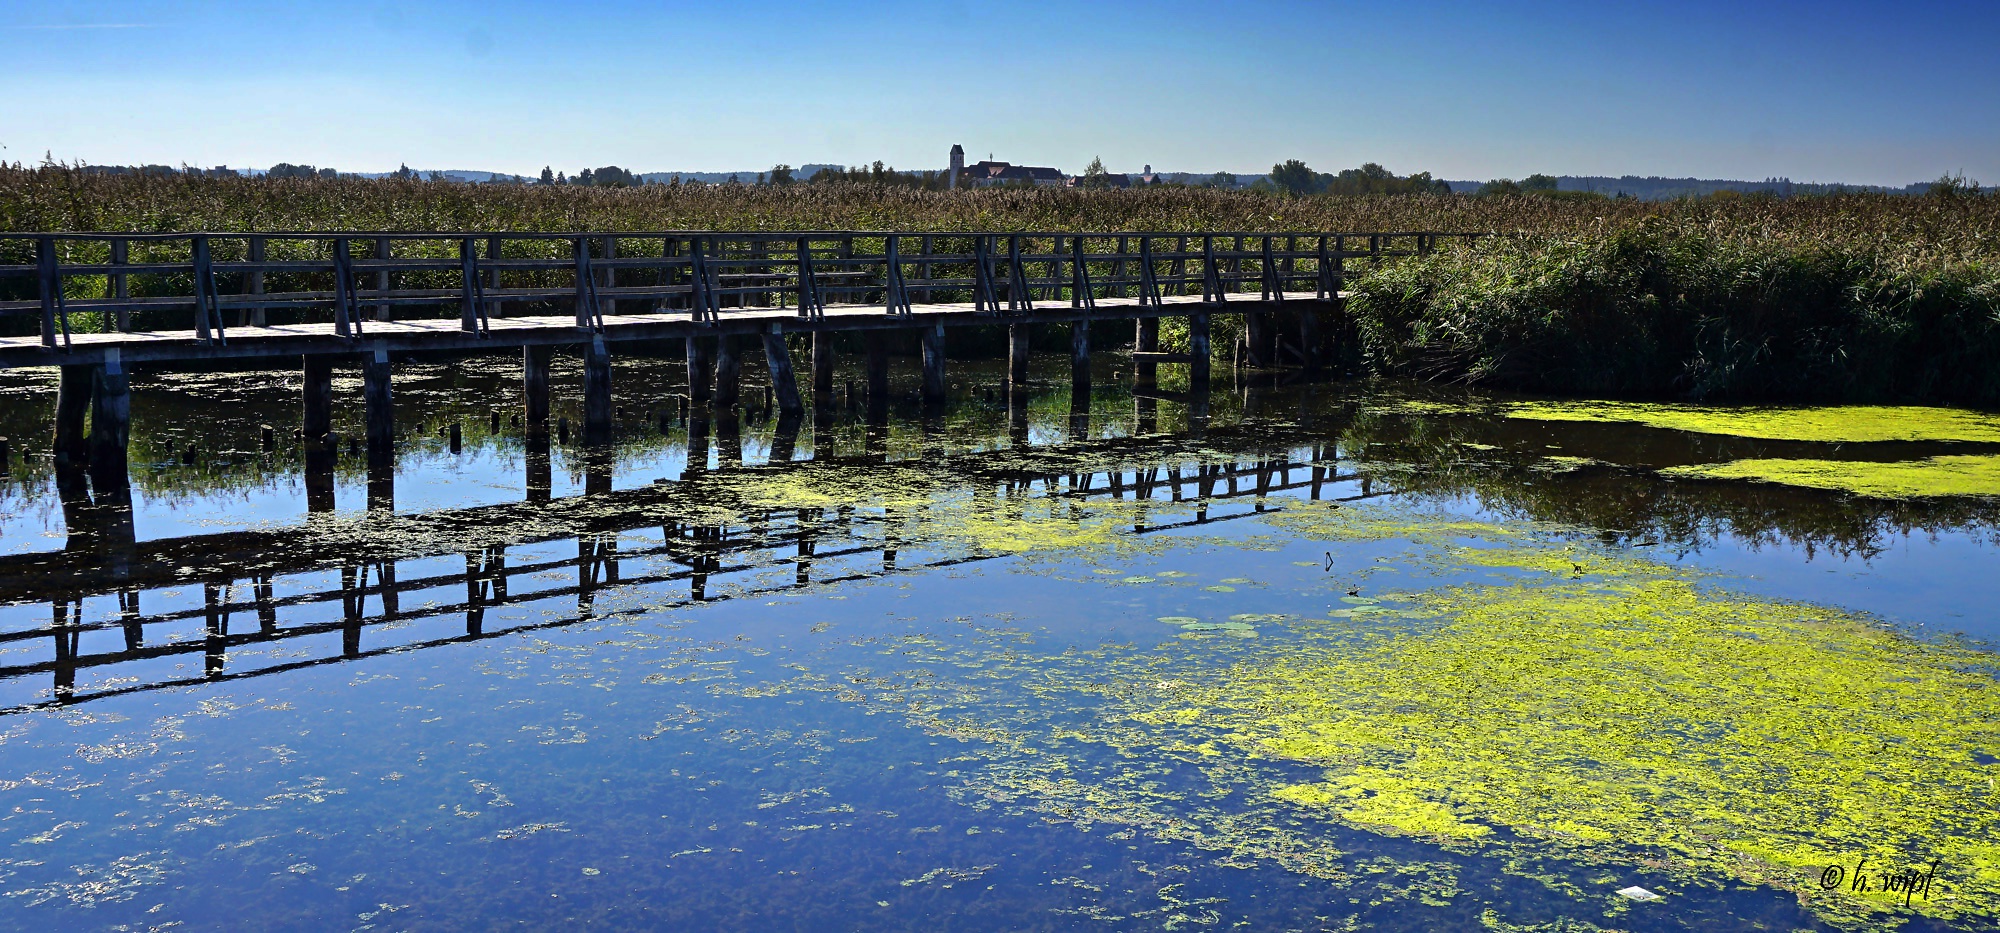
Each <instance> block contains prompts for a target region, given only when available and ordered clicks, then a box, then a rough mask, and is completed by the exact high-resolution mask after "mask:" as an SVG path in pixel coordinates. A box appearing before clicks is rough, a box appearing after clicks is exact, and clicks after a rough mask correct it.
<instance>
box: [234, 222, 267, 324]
mask: <svg viewBox="0 0 2000 933" xmlns="http://www.w3.org/2000/svg"><path fill="white" fill-rule="evenodd" d="M247 247H248V258H249V260H250V261H251V262H263V261H264V238H263V237H260V236H253V237H250V238H249V242H248V244H247ZM243 278H244V285H246V286H247V288H246V289H245V291H248V292H249V293H250V295H251V296H252V298H251V300H253V301H255V300H257V299H261V298H262V297H264V270H262V269H252V270H250V271H249V272H247V273H245V274H244V276H243ZM237 323H240V324H243V325H245V326H248V327H263V326H264V306H263V305H261V304H259V305H252V306H250V307H247V308H244V309H243V316H242V317H240V318H237Z"/></svg>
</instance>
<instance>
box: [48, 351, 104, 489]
mask: <svg viewBox="0 0 2000 933" xmlns="http://www.w3.org/2000/svg"><path fill="white" fill-rule="evenodd" d="M97 368H98V366H97V364H95V363H81V364H75V365H70V366H64V367H62V376H61V379H60V381H59V382H58V383H57V384H56V431H55V455H56V467H57V468H58V469H66V468H72V467H82V466H83V465H84V461H85V460H86V459H88V458H89V456H90V445H89V441H88V440H87V439H86V438H85V437H84V433H83V430H84V427H83V426H84V418H85V417H86V416H88V415H89V414H90V392H91V388H92V385H93V383H95V382H96V373H95V370H96V369H97Z"/></svg>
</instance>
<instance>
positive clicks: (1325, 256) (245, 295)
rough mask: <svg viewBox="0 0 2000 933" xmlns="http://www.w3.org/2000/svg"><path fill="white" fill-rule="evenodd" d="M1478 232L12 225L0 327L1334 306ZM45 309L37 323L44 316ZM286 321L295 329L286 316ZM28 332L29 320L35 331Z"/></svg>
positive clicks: (207, 331)
mask: <svg viewBox="0 0 2000 933" xmlns="http://www.w3.org/2000/svg"><path fill="white" fill-rule="evenodd" d="M1481 235H1482V234H1477V233H1438V232H1393V233H1381V232H1375V233H1335V232H1279V233H1247V232H1244V233H1239V232H1224V233H1181V232H1154V233H1149V232H1138V233H1132V232H1127V233H1065V232H1012V233H980V232H951V231H945V232H928V233H926V232H909V233H903V232H881V231H808V232H784V233H775V232H710V231H636V232H593V233H567V234H558V233H493V232H471V231H467V232H451V233H410V232H363V231H356V232H345V233H342V232H324V231H314V232H304V231H301V232H259V233H240V232H189V233H54V232H51V233H0V332H4V331H5V330H9V329H11V330H15V331H21V332H22V333H21V334H20V335H21V336H28V335H31V334H33V335H39V337H40V342H41V345H42V346H45V347H67V346H69V344H70V341H71V339H72V336H73V335H74V334H75V333H78V332H82V331H84V330H89V331H93V332H110V331H117V332H133V331H146V332H155V333H158V332H181V333H190V334H191V335H192V336H193V337H194V338H195V339H197V340H199V341H202V342H210V341H213V342H218V343H226V342H227V340H228V335H229V330H230V329H231V328H237V327H264V326H271V325H274V324H280V323H286V324H301V323H311V324H320V325H325V324H331V325H332V326H333V330H334V332H335V333H336V334H339V335H341V336H344V337H351V338H357V339H358V338H361V337H363V336H365V335H366V334H367V330H368V324H370V323H372V322H379V321H387V320H393V319H396V318H397V317H398V316H399V315H400V316H407V315H409V314H411V313H412V312H415V313H417V314H419V316H421V317H424V318H426V319H437V318H441V317H443V318H449V317H452V316H456V317H457V318H458V321H459V326H460V329H461V330H463V331H466V332H469V333H484V332H486V330H487V328H488V326H489V325H490V321H491V319H492V318H494V317H504V316H507V315H508V313H509V311H510V309H511V310H513V311H515V312H516V313H530V314H544V315H546V314H550V313H564V312H570V313H573V314H574V316H575V321H576V325H577V326H578V327H580V328H586V329H590V330H601V329H602V328H603V327H604V325H605V322H606V319H607V318H611V319H615V318H616V317H618V316H619V315H629V314H660V313H667V314H675V313H680V314H686V315H688V316H689V318H690V319H692V320H694V321H696V322H714V321H716V320H718V319H719V318H720V317H721V316H722V315H724V314H728V313H731V312H732V311H736V310H741V309H750V308H790V309H793V310H794V311H795V312H796V313H797V315H798V316H800V317H808V318H810V317H816V316H818V315H820V314H822V313H823V312H824V310H825V308H826V307H827V306H829V305H834V306H847V307H867V306H873V307H877V308H880V309H882V311H883V313H885V314H890V315H896V314H908V313H910V312H911V309H912V308H913V307H914V306H916V305H970V306H972V310H974V311H977V312H981V313H990V314H995V315H1004V314H1008V313H1018V312H1021V311H1024V310H1032V309H1033V308H1034V305H1035V303H1036V302H1043V303H1051V304H1057V305H1064V304H1066V305H1068V306H1070V307H1073V308H1086V309H1088V308H1094V307H1095V306H1096V303H1097V302H1099V301H1113V302H1116V301H1127V302H1136V303H1138V304H1140V305H1146V304H1160V303H1161V302H1162V301H1163V300H1164V299H1166V298H1178V299H1182V300H1186V299H1187V298H1189V297H1196V298H1197V299H1198V300H1199V301H1202V302H1219V303H1226V302H1227V301H1228V299H1229V297H1230V296H1232V295H1243V294H1256V295H1257V296H1258V297H1259V298H1260V299H1262V300H1282V299H1284V298H1285V297H1286V296H1287V295H1294V296H1296V295H1300V294H1309V295H1311V296H1313V297H1316V298H1320V299H1332V298H1334V297H1336V296H1337V295H1338V293H1339V291H1340V289H1341V287H1342V285H1343V284H1344V281H1345V277H1346V275H1347V274H1348V266H1347V264H1348V262H1349V261H1351V260H1364V261H1366V262H1368V263H1379V262H1382V261H1385V260H1391V259H1397V258H1403V257H1411V256H1421V255H1424V254H1427V253H1429V252H1431V251H1433V250H1434V249H1436V248H1437V247H1438V245H1439V244H1440V243H1443V242H1448V241H1464V240H1467V239H1470V238H1473V237H1478V236H1481ZM36 315H39V320H34V317H35V316H36ZM275 318H285V319H286V320H282V321H280V320H276V319H275ZM24 321H25V323H24Z"/></svg>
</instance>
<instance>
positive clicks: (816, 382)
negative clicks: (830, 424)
mask: <svg viewBox="0 0 2000 933" xmlns="http://www.w3.org/2000/svg"><path fill="white" fill-rule="evenodd" d="M812 385H813V407H814V408H832V407H833V332H832V331H825V330H816V331H813V348H812Z"/></svg>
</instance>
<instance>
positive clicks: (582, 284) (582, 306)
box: [570, 237, 604, 330]
mask: <svg viewBox="0 0 2000 933" xmlns="http://www.w3.org/2000/svg"><path fill="white" fill-rule="evenodd" d="M570 250H571V252H570V259H571V261H572V263H573V264H574V265H575V267H576V326H578V327H581V328H584V329H586V330H602V329H603V327H604V318H603V315H602V312H600V311H599V310H598V308H597V280H596V279H595V278H594V277H593V275H592V272H591V269H590V241H589V239H588V238H586V237H573V238H571V240H570Z"/></svg>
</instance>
